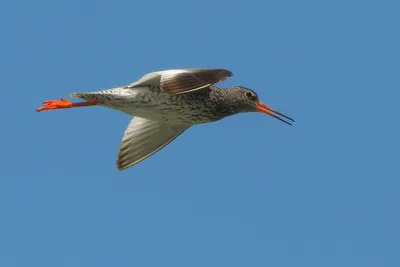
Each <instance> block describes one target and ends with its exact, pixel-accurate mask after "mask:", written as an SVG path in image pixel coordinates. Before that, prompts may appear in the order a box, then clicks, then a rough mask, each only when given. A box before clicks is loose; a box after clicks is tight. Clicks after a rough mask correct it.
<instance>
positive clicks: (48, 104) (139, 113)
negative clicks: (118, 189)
mask: <svg viewBox="0 0 400 267" xmlns="http://www.w3.org/2000/svg"><path fill="white" fill-rule="evenodd" d="M231 76H232V72H230V71H228V70H225V69H176V70H163V71H156V72H151V73H148V74H146V75H144V76H143V77H142V78H140V79H139V80H138V81H136V82H134V83H131V84H129V85H127V86H121V87H115V88H111V89H107V90H102V91H95V92H84V93H73V94H70V96H71V97H74V98H80V99H83V100H85V101H84V102H75V103H73V102H70V101H68V100H67V99H65V98H61V100H46V101H44V105H43V106H41V107H39V108H38V109H37V110H36V111H38V112H40V111H44V110H52V109H65V108H74V107H86V106H104V107H108V108H112V109H116V110H119V111H122V112H124V113H127V114H129V115H131V116H134V118H133V119H132V120H131V122H130V124H129V126H128V128H127V129H126V131H125V134H124V136H123V138H122V143H121V144H120V146H119V152H118V158H117V168H118V169H119V170H124V169H127V168H129V167H131V166H133V165H135V164H136V163H138V162H140V161H142V160H144V159H146V158H148V157H150V156H151V155H153V154H154V153H156V152H157V151H159V150H160V149H162V148H163V147H165V146H166V145H168V144H169V143H170V142H172V141H173V140H174V139H175V138H176V137H178V136H179V135H180V134H182V133H183V132H184V131H186V130H187V129H188V128H190V127H191V126H192V125H194V124H201V123H208V122H213V121H218V120H220V119H222V118H224V117H227V116H231V115H234V114H237V113H241V112H262V113H265V114H268V115H270V116H272V117H274V118H276V119H278V120H280V121H282V122H284V123H287V124H289V125H292V124H291V122H294V120H293V119H291V118H289V117H288V116H286V115H283V114H282V113H279V112H278V111H276V110H274V109H273V108H271V107H269V106H267V105H265V104H263V103H262V102H261V101H260V100H259V99H258V96H257V94H256V93H255V92H254V91H253V90H251V89H249V88H245V87H242V86H233V87H230V88H219V87H217V86H215V84H216V83H218V82H221V81H224V80H225V79H227V78H228V77H231Z"/></svg>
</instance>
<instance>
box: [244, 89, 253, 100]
mask: <svg viewBox="0 0 400 267" xmlns="http://www.w3.org/2000/svg"><path fill="white" fill-rule="evenodd" d="M244 95H245V96H246V97H247V98H250V99H252V98H253V97H254V96H253V94H252V93H251V92H249V91H247V92H246V93H244Z"/></svg>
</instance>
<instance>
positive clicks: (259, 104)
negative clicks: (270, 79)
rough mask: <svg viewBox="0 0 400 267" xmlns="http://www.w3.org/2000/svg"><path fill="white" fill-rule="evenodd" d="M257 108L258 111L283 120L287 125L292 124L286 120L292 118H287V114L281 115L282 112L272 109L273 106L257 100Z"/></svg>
mask: <svg viewBox="0 0 400 267" xmlns="http://www.w3.org/2000/svg"><path fill="white" fill-rule="evenodd" d="M257 110H258V112H261V113H265V114H268V115H270V116H272V117H274V118H276V119H278V120H280V121H283V122H284V123H287V124H289V125H292V123H291V122H288V121H287V120H289V121H292V122H294V120H293V119H292V118H289V117H288V116H286V115H283V114H282V113H280V112H278V111H276V110H274V109H273V108H271V107H269V106H267V105H265V104H264V103H262V102H260V101H258V102H257ZM281 117H283V118H284V119H282V118H281ZM285 119H286V120H285Z"/></svg>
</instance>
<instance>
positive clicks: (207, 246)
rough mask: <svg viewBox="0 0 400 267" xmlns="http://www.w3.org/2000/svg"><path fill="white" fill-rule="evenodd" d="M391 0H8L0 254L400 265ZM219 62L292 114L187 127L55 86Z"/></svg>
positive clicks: (94, 85) (41, 262) (156, 261)
mask: <svg viewBox="0 0 400 267" xmlns="http://www.w3.org/2000/svg"><path fill="white" fill-rule="evenodd" d="M399 8H400V4H399V3H398V1H349V0H347V1H294V0H293V1H290V0H287V1H250V0H249V1H245V2H243V1H236V2H232V1H227V0H221V1H209V0H203V1H197V2H194V1H146V2H145V1H118V0H117V1H102V0H100V1H82V0H80V1H78V0H71V1H50V0H47V1H43V0H39V1H27V0H24V1H21V0H20V1H18V0H16V1H10V0H8V1H7V0H6V1H5V2H4V1H3V2H2V4H1V9H0V22H1V23H0V25H1V26H0V27H1V36H2V38H1V40H2V41H1V42H0V58H1V64H0V71H1V73H2V75H1V76H2V79H1V80H2V105H1V106H0V111H1V114H2V129H1V137H2V138H1V140H2V141H1V142H2V150H1V153H0V159H1V162H2V168H1V170H0V174H1V178H0V213H1V219H0V251H1V257H0V266H8V267H12V266H41V267H45V266H97V267H102V266H120V267H123V266H143V267H145V266H174V267H177V266H232V267H234V266H255V267H256V266H307V267H311V266H365V267H368V266H379V267H382V266H400V256H399V251H400V241H399V240H400V228H399V225H400V207H399V203H400V196H399V193H398V191H399V186H400V182H399V178H400V171H399V156H400V155H399V149H400V142H399V136H400V127H399V123H398V122H399V119H398V116H396V115H398V114H399V111H398V102H399V98H400V93H399V86H400V80H399V71H400V64H399V62H400V52H399V47H400V37H399V34H398V26H399V25H400V19H399V16H398V10H399ZM193 67H194V68H197V67H200V68H202V67H204V68H214V67H217V68H227V69H230V70H232V71H233V73H234V76H233V77H232V78H230V79H229V80H227V81H226V82H224V84H222V85H223V86H230V85H242V86H246V87H249V88H252V89H254V90H255V91H256V92H257V93H258V94H259V96H260V98H261V100H263V101H264V102H265V103H267V104H269V105H271V106H272V107H275V108H276V109H278V110H279V111H281V112H283V113H285V114H287V115H289V116H291V117H293V118H294V119H296V124H295V126H293V127H289V126H287V125H285V124H283V123H280V122H279V121H277V120H274V119H272V118H270V117H268V116H265V115H262V114H241V115H237V116H233V117H230V118H226V119H224V120H222V121H219V122H218V123H213V124H209V125H200V126H196V127H193V128H191V129H190V130H189V131H187V132H185V133H184V134H183V135H181V136H180V137H179V138H178V139H177V140H176V141H174V142H173V143H171V144H170V145H168V147H166V148H165V149H163V150H162V151H160V152H159V153H157V154H156V155H154V156H153V157H151V158H150V159H148V160H146V161H144V162H142V163H140V164H139V165H137V166H134V167H133V168H130V169H128V170H127V171H124V172H119V171H118V170H117V169H116V168H115V160H116V153H117V148H118V145H119V143H120V141H121V138H122V135H123V132H124V130H125V127H126V126H127V125H128V123H129V121H130V118H129V116H127V115H125V114H123V113H119V112H117V111H113V110H109V109H106V108H102V107H90V108H81V109H70V110H60V111H53V112H43V113H36V112H35V109H36V108H37V107H38V106H39V105H40V104H41V102H42V101H43V100H45V99H58V98H60V97H63V96H64V97H65V96H68V94H69V93H71V92H79V91H95V90H99V89H106V88H110V87H114V86H118V85H125V84H127V83H130V82H133V81H135V80H136V79H137V78H139V77H140V76H142V75H143V74H145V73H147V72H150V71H155V70H162V69H170V68H193Z"/></svg>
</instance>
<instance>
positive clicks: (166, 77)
mask: <svg viewBox="0 0 400 267" xmlns="http://www.w3.org/2000/svg"><path fill="white" fill-rule="evenodd" d="M230 76H232V72H230V71H228V70H224V69H187V70H182V71H178V72H175V71H165V72H164V73H162V76H161V81H160V89H161V91H162V92H165V93H169V94H183V93H188V92H192V91H195V90H199V89H202V88H205V87H208V86H210V85H213V84H216V83H218V82H221V81H223V80H225V79H226V78H228V77H230Z"/></svg>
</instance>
